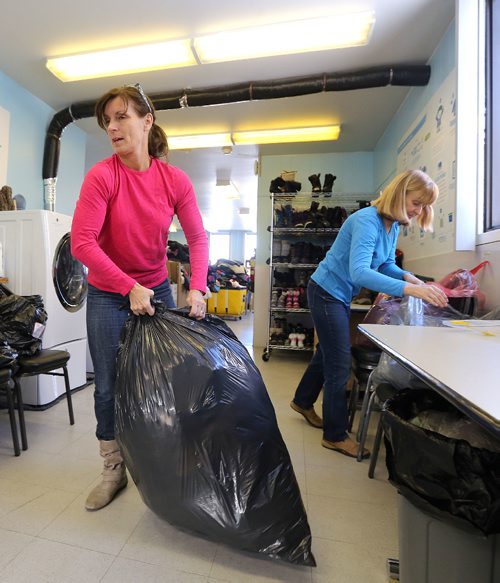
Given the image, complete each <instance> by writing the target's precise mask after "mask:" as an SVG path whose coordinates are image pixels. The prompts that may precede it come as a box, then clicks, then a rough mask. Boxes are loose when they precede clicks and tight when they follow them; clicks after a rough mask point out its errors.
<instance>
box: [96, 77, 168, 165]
mask: <svg viewBox="0 0 500 583" xmlns="http://www.w3.org/2000/svg"><path fill="white" fill-rule="evenodd" d="M116 97H120V98H121V99H123V103H124V104H125V105H126V106H127V107H128V106H129V103H132V105H133V106H134V109H135V111H136V112H137V114H138V115H139V116H140V117H145V116H146V115H147V114H148V113H150V114H151V115H152V116H153V125H152V126H151V129H150V130H149V135H148V152H149V155H150V156H152V157H153V158H160V159H161V158H163V159H166V157H167V154H168V142H167V136H166V134H165V132H164V131H163V130H162V128H161V127H160V126H159V125H158V124H156V123H155V122H156V115H155V108H154V106H153V103H152V102H151V100H150V99H149V97H148V96H147V95H146V94H145V93H144V91H143V90H142V87H141V86H140V85H138V84H137V85H124V86H123V87H115V88H114V89H110V90H109V91H108V92H107V93H105V94H104V95H103V96H102V97H100V98H99V100H98V101H97V103H96V106H95V116H96V118H97V123H98V124H99V127H100V128H102V129H103V130H106V129H107V124H106V122H105V120H104V110H105V108H106V105H107V104H108V103H109V102H110V101H111V100H112V99H115V98H116Z"/></svg>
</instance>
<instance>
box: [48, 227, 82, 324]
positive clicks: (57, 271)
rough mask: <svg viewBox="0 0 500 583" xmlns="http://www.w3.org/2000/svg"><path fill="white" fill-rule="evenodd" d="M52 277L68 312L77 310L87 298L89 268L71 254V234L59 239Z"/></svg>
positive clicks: (58, 294) (60, 299)
mask: <svg viewBox="0 0 500 583" xmlns="http://www.w3.org/2000/svg"><path fill="white" fill-rule="evenodd" d="M52 278H53V280H54V287H55V289H56V293H57V297H58V298H59V301H60V302H61V304H62V305H63V306H64V308H65V309H66V310H68V312H77V311H78V310H79V309H80V308H82V307H83V306H84V305H85V300H86V299H87V287H88V284H87V268H86V267H85V265H83V263H81V262H80V261H78V260H77V259H75V258H74V257H73V255H71V241H70V234H69V233H66V235H64V237H63V238H62V239H61V240H60V241H59V245H58V246H57V249H56V252H55V254H54V263H53V265H52Z"/></svg>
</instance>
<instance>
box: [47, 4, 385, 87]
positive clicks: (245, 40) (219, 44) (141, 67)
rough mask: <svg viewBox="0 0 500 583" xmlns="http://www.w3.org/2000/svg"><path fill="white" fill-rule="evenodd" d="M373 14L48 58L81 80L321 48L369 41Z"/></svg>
mask: <svg viewBox="0 0 500 583" xmlns="http://www.w3.org/2000/svg"><path fill="white" fill-rule="evenodd" d="M374 23H375V17H374V13H373V12H372V11H368V12H358V13H353V14H336V15H330V16H321V17H317V18H312V19H308V20H301V21H293V22H280V23H276V24H268V25H264V26H259V27H252V28H244V29H237V30H228V31H222V32H218V33H215V34H209V35H205V36H200V37H198V38H193V39H190V38H188V39H182V40H173V41H165V42H156V43H147V44H140V45H135V46H130V47H123V48H111V49H104V50H99V51H92V52H90V51H89V52H86V53H81V54H74V55H65V56H60V57H53V58H49V59H47V62H46V66H47V68H48V69H49V70H50V71H51V72H52V73H53V74H54V75H55V76H56V77H57V78H58V79H60V80H61V81H65V82H66V81H80V80H82V79H95V78H99V77H112V76H114V75H125V74H130V73H137V72H144V71H157V70H160V69H170V68H174V67H189V66H192V65H197V64H205V63H218V62H224V61H236V60H241V59H256V58H260V57H270V56H274V55H287V54H296V53H306V52H310V51H324V50H329V49H338V48H344V47H352V46H361V45H365V44H367V43H368V40H369V38H370V34H371V31H372V29H373V25H374Z"/></svg>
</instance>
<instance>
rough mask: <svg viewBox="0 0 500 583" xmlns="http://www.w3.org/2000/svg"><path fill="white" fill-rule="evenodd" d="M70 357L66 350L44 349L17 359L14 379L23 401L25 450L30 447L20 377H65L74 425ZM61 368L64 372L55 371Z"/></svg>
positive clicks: (21, 408) (21, 418) (22, 440)
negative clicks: (69, 374) (69, 367)
mask: <svg viewBox="0 0 500 583" xmlns="http://www.w3.org/2000/svg"><path fill="white" fill-rule="evenodd" d="M69 357H70V354H69V352H67V351H66V350H51V349H43V350H41V351H40V352H38V353H37V354H35V355H34V356H26V357H23V358H19V359H18V360H17V366H18V369H17V371H16V373H15V375H14V381H15V383H16V386H17V392H18V398H19V399H21V401H20V402H19V403H18V407H19V425H20V429H21V443H22V447H23V449H24V450H26V449H28V440H27V436H26V424H25V421H24V408H23V404H22V395H21V387H20V378H21V377H31V376H36V375H40V374H48V375H51V376H60V377H64V384H65V387H66V400H67V402H68V413H69V422H70V425H74V423H75V417H74V414H73V402H72V400H71V389H70V384H69V376H68V369H67V366H66V365H67V363H68V360H69ZM59 369H62V372H54V371H56V370H59Z"/></svg>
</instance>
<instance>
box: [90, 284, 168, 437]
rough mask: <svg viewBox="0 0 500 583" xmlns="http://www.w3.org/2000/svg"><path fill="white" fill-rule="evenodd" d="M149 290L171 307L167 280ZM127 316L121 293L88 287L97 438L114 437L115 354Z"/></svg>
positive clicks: (127, 303) (124, 298) (126, 307)
mask: <svg viewBox="0 0 500 583" xmlns="http://www.w3.org/2000/svg"><path fill="white" fill-rule="evenodd" d="M152 289H153V291H154V292H155V295H154V299H155V300H161V301H162V302H163V303H164V304H165V305H166V306H167V307H168V308H175V301H174V298H173V295H172V290H171V289H170V284H169V282H168V280H165V281H164V282H163V283H161V284H160V285H158V286H156V287H154V288H152ZM120 308H123V309H120ZM129 314H130V304H129V300H128V296H126V297H123V296H122V295H121V294H115V293H111V292H105V291H102V290H100V289H97V288H96V287H94V286H92V285H89V291H88V296H87V338H88V343H89V350H90V355H91V356H92V362H93V363H94V375H95V378H94V383H95V391H94V409H95V416H96V419H97V430H96V436H97V439H104V440H111V439H114V438H115V379H116V355H117V351H118V343H119V340H120V333H121V331H122V328H123V325H124V324H125V320H126V319H127V317H128V316H129ZM143 317H145V318H147V317H149V316H143Z"/></svg>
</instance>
